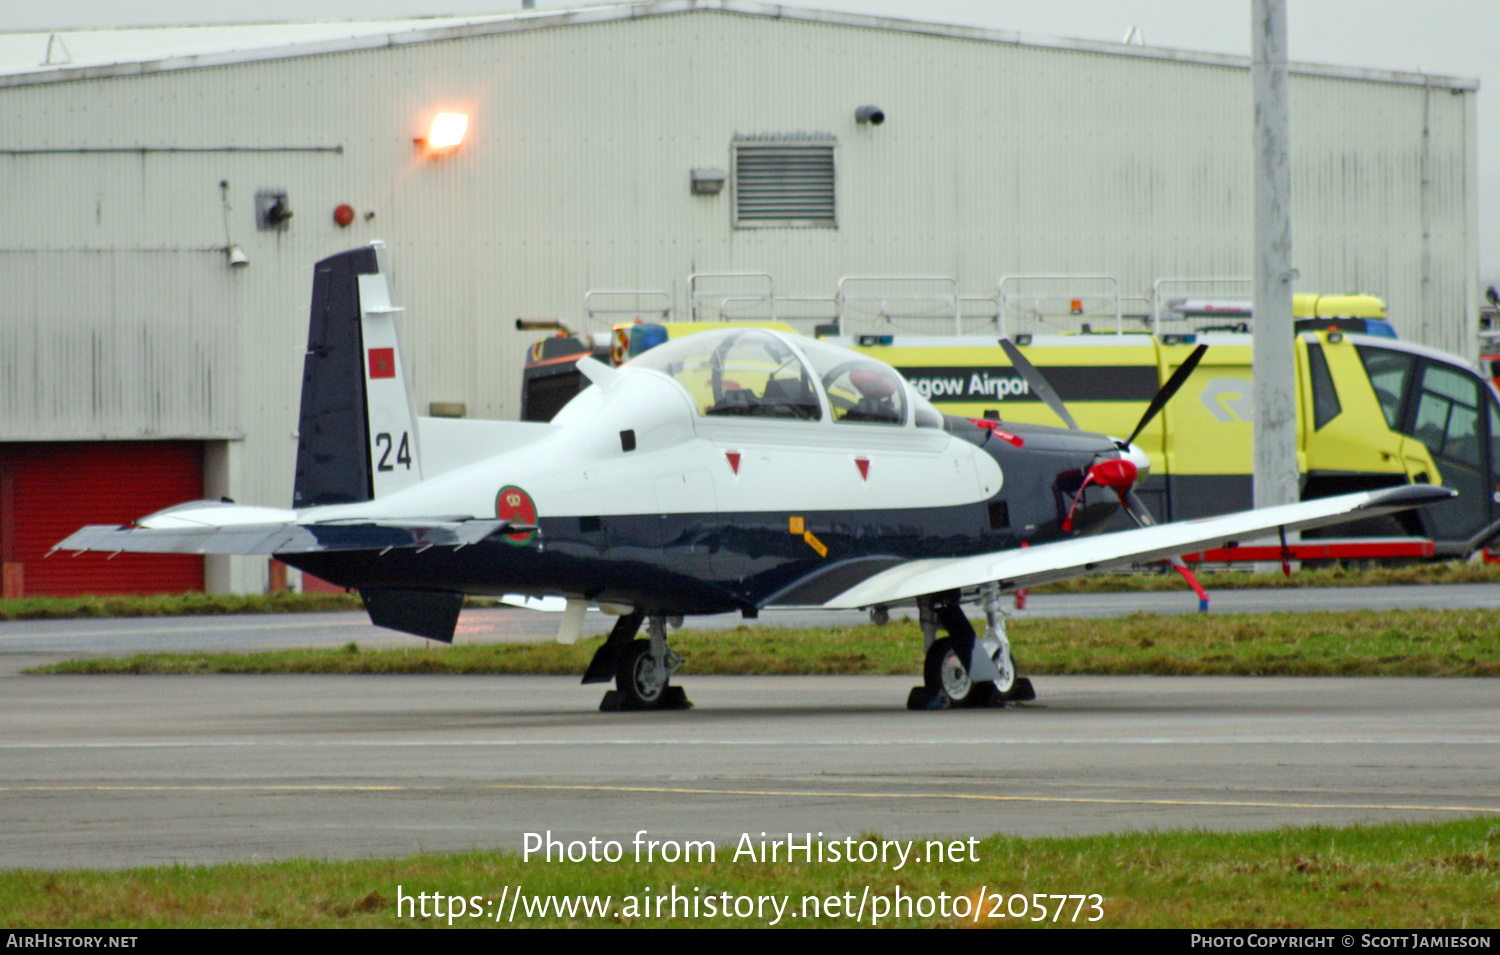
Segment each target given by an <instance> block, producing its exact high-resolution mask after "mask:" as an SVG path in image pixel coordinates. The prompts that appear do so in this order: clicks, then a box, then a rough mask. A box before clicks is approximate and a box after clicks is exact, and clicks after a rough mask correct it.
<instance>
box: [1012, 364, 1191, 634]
mask: <svg viewBox="0 0 1500 955" xmlns="http://www.w3.org/2000/svg"><path fill="white" fill-rule="evenodd" d="M1000 347H1001V348H1002V349H1004V351H1005V354H1006V357H1008V358H1009V359H1010V363H1011V366H1012V367H1014V368H1015V369H1016V371H1018V372H1020V374H1021V377H1022V378H1024V379H1026V383H1027V384H1028V385H1029V386H1031V390H1032V393H1033V394H1035V395H1036V396H1037V397H1038V398H1040V399H1042V401H1043V403H1045V404H1046V405H1047V407H1048V408H1051V409H1052V412H1053V414H1055V415H1057V416H1058V417H1059V418H1061V419H1062V420H1063V422H1064V423H1065V424H1067V426H1068V427H1069V428H1070V429H1072V430H1074V431H1079V430H1082V429H1080V428H1079V427H1078V422H1076V421H1074V420H1073V416H1072V415H1071V414H1069V413H1068V409H1067V406H1066V405H1064V404H1063V402H1062V399H1061V398H1059V397H1058V396H1057V392H1056V391H1053V390H1052V386H1051V385H1050V384H1048V383H1047V379H1046V378H1045V377H1044V376H1043V375H1042V373H1041V371H1040V369H1038V368H1037V367H1036V366H1035V365H1033V364H1032V363H1031V362H1030V360H1028V359H1027V358H1026V356H1025V355H1023V354H1021V350H1020V349H1019V348H1017V347H1016V346H1015V344H1014V343H1013V342H1012V341H1011V340H1010V339H1008V338H1002V339H1000ZM1207 351H1208V346H1207V345H1199V346H1198V347H1197V348H1195V349H1193V353H1192V354H1191V355H1189V356H1188V357H1187V360H1186V361H1184V362H1183V363H1182V364H1181V365H1179V366H1178V367H1177V370H1176V371H1174V372H1173V373H1172V377H1170V378H1168V379H1167V382H1166V384H1164V385H1162V386H1161V388H1160V389H1158V390H1157V392H1156V395H1155V396H1154V397H1152V399H1151V403H1150V404H1149V405H1147V406H1146V412H1145V414H1143V415H1141V420H1140V421H1139V422H1137V424H1136V426H1135V430H1134V431H1132V432H1130V437H1128V438H1126V439H1125V440H1123V441H1116V442H1115V445H1116V447H1118V448H1119V449H1120V451H1121V453H1122V454H1124V453H1128V452H1129V451H1130V449H1131V447H1132V446H1133V445H1134V443H1135V439H1136V438H1138V437H1140V434H1141V432H1142V431H1145V430H1146V426H1147V425H1149V424H1150V423H1151V422H1152V420H1153V419H1154V418H1155V417H1156V416H1157V415H1158V414H1160V413H1161V410H1162V409H1163V408H1165V407H1166V406H1167V402H1169V401H1171V400H1172V398H1173V397H1174V396H1175V395H1176V394H1177V392H1178V391H1179V390H1181V388H1182V386H1183V385H1184V384H1185V383H1186V382H1187V380H1188V378H1189V377H1190V376H1191V375H1192V373H1193V370H1194V369H1196V368H1197V367H1198V363H1199V362H1200V361H1202V360H1203V354H1204V353H1205V352H1207ZM1127 463H1129V465H1130V466H1129V467H1128V468H1122V467H1120V465H1124V464H1127ZM1101 469H1103V470H1101ZM1096 471H1098V472H1099V473H1097V474H1096V473H1095V472H1096ZM1136 471H1137V469H1136V467H1135V465H1134V463H1133V462H1127V461H1124V460H1121V461H1105V462H1101V463H1100V464H1096V465H1094V467H1093V468H1091V469H1090V471H1089V474H1088V475H1087V476H1086V478H1085V479H1084V487H1087V486H1088V484H1090V483H1094V484H1099V485H1102V486H1105V487H1110V488H1112V489H1113V490H1114V492H1115V493H1116V494H1117V495H1119V498H1120V504H1121V506H1123V507H1124V508H1125V513H1127V514H1129V515H1130V518H1131V520H1133V521H1135V523H1136V525H1137V526H1139V527H1152V526H1154V525H1155V524H1156V518H1155V517H1153V516H1152V514H1151V511H1150V510H1149V509H1148V508H1147V507H1146V504H1145V502H1144V501H1142V500H1141V499H1140V498H1139V497H1137V496H1136V493H1135V476H1136ZM1082 497H1083V487H1080V488H1079V489H1078V495H1077V497H1075V498H1074V500H1073V507H1072V508H1069V509H1068V516H1067V518H1066V519H1065V520H1064V522H1063V528H1064V530H1066V529H1068V527H1069V525H1071V524H1072V519H1073V509H1074V508H1076V507H1077V506H1078V503H1079V500H1080V499H1081V498H1082ZM1170 561H1171V564H1172V567H1173V568H1174V569H1175V570H1176V571H1177V572H1178V573H1179V574H1181V575H1182V577H1183V579H1184V580H1186V581H1187V583H1188V586H1190V587H1192V588H1193V592H1194V593H1195V594H1197V595H1198V608H1199V609H1200V610H1207V609H1208V594H1207V593H1206V592H1205V591H1204V589H1203V585H1202V584H1200V583H1198V578H1197V577H1196V576H1195V575H1194V574H1193V572H1192V570H1190V569H1189V568H1188V565H1187V564H1186V563H1184V562H1183V560H1182V558H1181V557H1172V558H1170Z"/></svg>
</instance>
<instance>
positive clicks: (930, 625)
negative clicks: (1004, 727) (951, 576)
mask: <svg viewBox="0 0 1500 955" xmlns="http://www.w3.org/2000/svg"><path fill="white" fill-rule="evenodd" d="M959 597H960V595H959V593H958V592H957V591H952V592H950V593H946V594H939V595H937V596H933V597H920V598H918V599H917V613H918V616H919V619H920V621H921V624H922V638H923V643H924V644H925V645H926V647H927V657H926V660H925V662H924V665H923V667H922V685H921V686H914V687H912V688H911V694H910V695H908V696H907V698H906V708H907V709H909V710H946V709H948V708H950V707H986V706H1004V705H1005V704H1006V703H1007V702H1024V701H1026V700H1034V699H1036V691H1035V690H1033V689H1032V687H1031V681H1030V680H1028V679H1026V678H1025V677H1023V676H1017V675H1016V660H1015V657H1014V656H1012V655H1011V652H1010V641H1009V640H1008V639H1006V636H1005V618H1004V617H1003V616H1001V613H1000V588H999V587H998V586H996V585H994V584H991V585H989V586H988V587H987V588H985V593H984V615H985V620H986V622H987V626H986V627H985V632H984V636H983V637H976V635H975V633H974V628H973V626H971V625H970V623H969V619H968V617H966V616H964V612H963V607H962V606H961V605H960V603H959ZM939 626H941V627H942V628H943V629H944V630H946V631H947V633H948V635H947V636H946V637H938V635H937V631H938V627H939Z"/></svg>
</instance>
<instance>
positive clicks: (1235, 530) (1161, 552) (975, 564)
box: [823, 484, 1454, 609]
mask: <svg viewBox="0 0 1500 955" xmlns="http://www.w3.org/2000/svg"><path fill="white" fill-rule="evenodd" d="M1453 496H1454V492H1453V491H1450V490H1449V489H1447V488H1445V487H1438V486H1435V485H1429V484H1408V485H1404V486H1402V487H1393V488H1386V489H1384V490H1379V491H1366V492H1361V493H1358V494H1343V495H1340V496H1338V497H1325V498H1319V499H1317V500H1313V501H1303V502H1301V503H1300V504H1284V505H1281V506H1279V507H1265V508H1260V509H1258V510H1254V511H1240V512H1238V513H1235V514H1224V515H1221V516H1219V517H1205V518H1200V519H1198V520H1192V521H1179V522H1176V523H1172V524H1158V525H1156V526H1154V527H1141V528H1137V529H1136V530H1130V531H1118V532H1116V533H1113V534H1100V535H1097V536H1093V537H1073V538H1069V539H1067V540H1060V541H1054V542H1052V543H1050V544H1038V545H1035V546H1033V547H1027V548H1014V549H1011V550H1003V551H995V552H992V553H988V554H976V555H974V556H972V557H944V558H933V559H928V560H914V561H911V562H909V563H905V564H902V565H900V566H899V567H893V568H891V569H890V570H886V571H882V572H881V573H878V574H875V575H874V576H872V577H869V578H868V579H866V580H864V581H862V582H860V583H858V584H856V585H854V586H853V587H850V588H849V589H848V590H846V591H844V592H843V593H841V594H839V595H838V596H837V597H834V598H833V599H832V600H829V601H827V602H826V603H824V604H823V606H824V607H827V608H829V609H847V608H855V607H869V606H873V605H875V604H880V603H890V602H892V601H895V600H907V599H910V598H912V597H920V596H923V595H924V594H935V593H942V592H943V591H948V590H955V589H961V588H964V587H977V586H980V585H981V584H988V583H993V582H996V581H998V582H999V583H1000V585H1001V586H1002V587H1003V588H1005V589H1006V590H1015V589H1018V588H1021V587H1035V586H1037V585H1040V584H1045V583H1050V582H1051V581H1054V580H1064V579H1066V578H1068V577H1076V576H1078V575H1080V574H1086V573H1091V572H1093V571H1100V570H1112V569H1116V568H1120V567H1129V566H1131V565H1132V564H1140V563H1145V562H1148V561H1153V560H1160V559H1162V558H1167V557H1176V556H1178V555H1180V554H1186V553H1189V552H1192V551H1196V550H1203V549H1204V548H1207V547H1225V546H1234V545H1235V544H1237V543H1239V542H1241V541H1251V540H1255V539H1257V538H1261V537H1265V536H1267V535H1270V534H1275V533H1277V531H1278V530H1287V531H1299V530H1308V529H1311V528H1315V527H1329V526H1332V525H1334V524H1341V523H1344V522H1345V521H1351V520H1356V519H1359V518H1365V517H1376V516H1379V515H1381V514H1389V513H1392V512H1394V511H1403V510H1406V509H1408V508H1412V507H1420V506H1422V505H1424V504H1435V503H1437V502H1439V501H1446V500H1448V499H1449V498H1452V497H1453Z"/></svg>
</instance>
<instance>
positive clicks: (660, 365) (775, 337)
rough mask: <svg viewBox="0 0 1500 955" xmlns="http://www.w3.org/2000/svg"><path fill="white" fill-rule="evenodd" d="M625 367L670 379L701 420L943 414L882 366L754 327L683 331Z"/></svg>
mask: <svg viewBox="0 0 1500 955" xmlns="http://www.w3.org/2000/svg"><path fill="white" fill-rule="evenodd" d="M625 367H627V368H649V369H651V370H653V371H659V372H662V373H663V374H666V375H669V376H671V377H672V378H673V379H674V380H675V381H676V382H677V383H678V384H680V385H682V386H683V387H684V388H685V389H687V392H688V394H689V395H691V396H692V399H693V404H694V406H695V407H696V408H697V409H698V413H699V414H700V415H704V416H707V417H747V418H773V419H787V420H793V421H824V420H830V419H831V420H832V421H834V422H835V423H839V424H864V425H880V426H885V427H903V426H906V425H907V424H908V423H911V424H914V425H915V426H916V427H922V428H941V427H942V426H943V416H942V415H941V414H939V413H938V411H937V410H936V409H935V408H933V407H932V405H931V404H929V403H928V402H927V400H926V399H924V398H923V397H922V396H921V395H918V394H917V393H916V392H914V391H913V390H912V389H910V388H909V387H907V384H906V382H905V380H903V379H902V377H901V376H900V374H898V373H897V372H896V370H895V369H894V368H892V367H891V366H890V365H887V364H885V363H884V362H881V361H876V360H875V359H873V358H869V357H866V356H864V355H859V354H856V353H854V352H851V351H848V350H846V349H843V348H839V347H837V346H834V345H828V344H825V343H823V342H820V341H817V340H816V339H811V338H800V337H794V336H788V335H784V334H781V333H778V332H773V331H769V330H767V329H762V328H726V329H716V330H714V331H707V332H697V333H695V334H691V335H684V336H681V337H679V338H674V339H672V340H671V341H668V342H665V343H663V344H661V345H658V346H656V347H655V348H653V349H651V350H650V351H648V352H646V353H644V354H642V355H639V356H637V357H636V358H634V359H632V360H631V361H630V362H629V363H627V364H626V366H625Z"/></svg>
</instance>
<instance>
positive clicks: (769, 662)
mask: <svg viewBox="0 0 1500 955" xmlns="http://www.w3.org/2000/svg"><path fill="white" fill-rule="evenodd" d="M1009 633H1010V638H1011V642H1012V645H1013V646H1014V648H1015V655H1016V658H1017V660H1018V661H1019V662H1020V665H1021V669H1022V672H1025V673H1029V674H1060V673H1071V674H1117V675H1125V674H1175V675H1249V676H1260V675H1266V676H1272V675H1274V676H1500V611H1493V610H1380V611H1374V610H1360V611H1344V612H1333V611H1328V612H1312V613H1262V614H1196V615H1185V616H1153V615H1148V614H1136V615H1134V616H1130V617H1123V618H1115V619H1099V620H1092V619H1091V620H1083V619H1036V620H1019V621H1012V622H1011V624H1010V628H1009ZM600 642H601V638H594V639H592V640H584V641H581V642H580V643H578V644H577V645H574V646H561V645H558V644H555V643H538V644H458V645H456V646H451V647H449V646H441V645H437V644H428V645H426V646H422V645H419V644H417V642H416V640H415V638H414V639H413V646H412V647H410V648H402V649H392V650H369V649H365V648H361V647H359V646H358V645H356V644H353V643H351V644H348V645H346V646H344V647H343V648H341V649H336V650H287V651H277V652H266V653H243V654H220V653H153V654H141V655H137V656H132V657H126V658H123V659H92V660H73V661H67V662H63V663H58V664H54V665H51V666H46V667H41V668H38V669H36V670H33V671H29V672H37V673H515V674H578V673H582V672H583V670H584V668H585V667H587V665H588V662H589V659H590V658H591V657H592V656H593V653H594V651H595V649H597V647H598V646H599V643H600ZM672 645H673V647H675V648H676V649H677V650H678V652H680V653H681V654H682V655H683V657H684V658H685V659H686V661H687V662H686V665H685V666H684V667H683V669H682V671H681V673H682V675H684V676H691V675H694V674H742V675H769V674H873V675H916V674H917V673H919V672H920V670H921V655H922V654H921V647H922V637H921V633H920V631H919V629H918V628H917V625H916V624H915V623H913V622H910V621H896V622H892V623H891V624H889V625H887V626H884V627H877V626H874V625H872V624H866V625H862V626H856V627H835V628H819V629H789V628H780V627H751V626H740V627H736V628H735V629H733V630H725V631H693V630H683V631H681V632H679V633H677V634H674V635H673V637H672Z"/></svg>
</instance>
